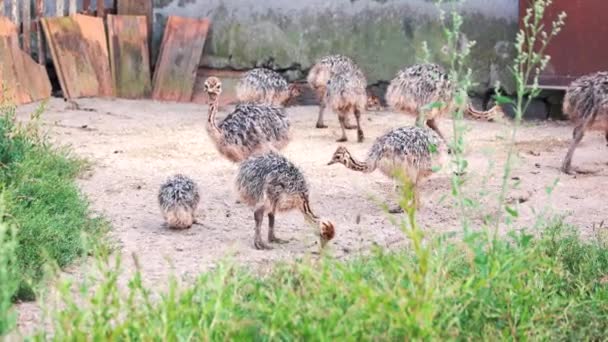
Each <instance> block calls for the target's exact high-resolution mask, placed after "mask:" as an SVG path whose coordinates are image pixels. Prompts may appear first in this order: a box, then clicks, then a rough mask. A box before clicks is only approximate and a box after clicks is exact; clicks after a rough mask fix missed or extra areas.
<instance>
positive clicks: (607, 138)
mask: <svg viewBox="0 0 608 342" xmlns="http://www.w3.org/2000/svg"><path fill="white" fill-rule="evenodd" d="M604 137H605V138H606V146H608V130H607V131H606V133H605V135H604Z"/></svg>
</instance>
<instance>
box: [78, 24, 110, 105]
mask: <svg viewBox="0 0 608 342" xmlns="http://www.w3.org/2000/svg"><path fill="white" fill-rule="evenodd" d="M74 20H75V21H76V23H77V24H78V26H79V27H80V32H81V34H82V38H83V43H86V47H87V51H88V54H89V58H90V61H91V65H92V67H93V69H94V70H95V75H96V77H97V82H98V83H99V89H98V92H97V95H98V96H102V97H104V96H113V95H114V91H113V88H114V87H113V84H112V83H113V82H112V73H111V71H110V56H109V53H108V44H107V40H106V28H105V25H104V23H103V19H102V18H97V17H92V16H88V15H81V14H76V15H75V16H74Z"/></svg>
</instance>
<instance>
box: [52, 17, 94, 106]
mask: <svg viewBox="0 0 608 342" xmlns="http://www.w3.org/2000/svg"><path fill="white" fill-rule="evenodd" d="M42 23H43V28H44V33H45V36H46V39H47V42H48V44H49V46H50V48H51V55H52V56H53V64H54V65H55V70H56V71H57V76H58V78H59V81H60V83H61V88H62V90H63V92H64V96H65V97H66V98H78V97H92V96H97V95H98V94H99V82H98V81H97V75H96V73H95V68H94V67H93V62H92V61H91V58H90V57H89V53H88V47H87V44H84V43H83V42H84V39H83V36H82V32H81V30H80V27H79V25H78V23H77V22H76V20H74V18H73V17H56V18H44V19H43V20H42Z"/></svg>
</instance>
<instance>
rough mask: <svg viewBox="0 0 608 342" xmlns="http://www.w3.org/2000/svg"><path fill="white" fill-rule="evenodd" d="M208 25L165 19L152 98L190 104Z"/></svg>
mask: <svg viewBox="0 0 608 342" xmlns="http://www.w3.org/2000/svg"><path fill="white" fill-rule="evenodd" d="M209 25H210V22H209V19H192V18H182V17H176V16H170V17H169V19H168V21H167V25H166V26H165V33H164V35H163V41H162V43H161V46H160V55H159V57H158V62H157V64H156V70H155V73H154V82H153V83H154V90H153V92H152V98H154V99H155V100H165V101H183V102H190V101H192V94H193V91H194V82H195V80H196V72H197V69H198V64H199V61H200V60H201V55H202V53H203V47H204V46H205V40H206V38H207V32H208V30H209Z"/></svg>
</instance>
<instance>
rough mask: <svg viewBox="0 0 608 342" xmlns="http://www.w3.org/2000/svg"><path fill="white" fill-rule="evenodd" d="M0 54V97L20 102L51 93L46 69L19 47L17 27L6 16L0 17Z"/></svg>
mask: <svg viewBox="0 0 608 342" xmlns="http://www.w3.org/2000/svg"><path fill="white" fill-rule="evenodd" d="M0 57H1V58H0V61H1V63H0V89H4V91H0V98H2V100H10V101H12V102H13V103H15V104H23V103H29V102H32V101H37V100H42V99H45V98H48V97H50V96H51V82H50V80H49V77H48V74H47V72H46V69H45V68H44V66H41V65H38V64H37V63H36V62H35V61H34V60H33V59H32V58H31V57H30V55H29V54H27V53H26V52H24V51H22V50H21V49H20V48H19V39H18V36H17V27H16V25H14V24H13V23H11V22H10V21H8V19H6V18H0ZM2 93H4V95H3V94H2Z"/></svg>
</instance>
